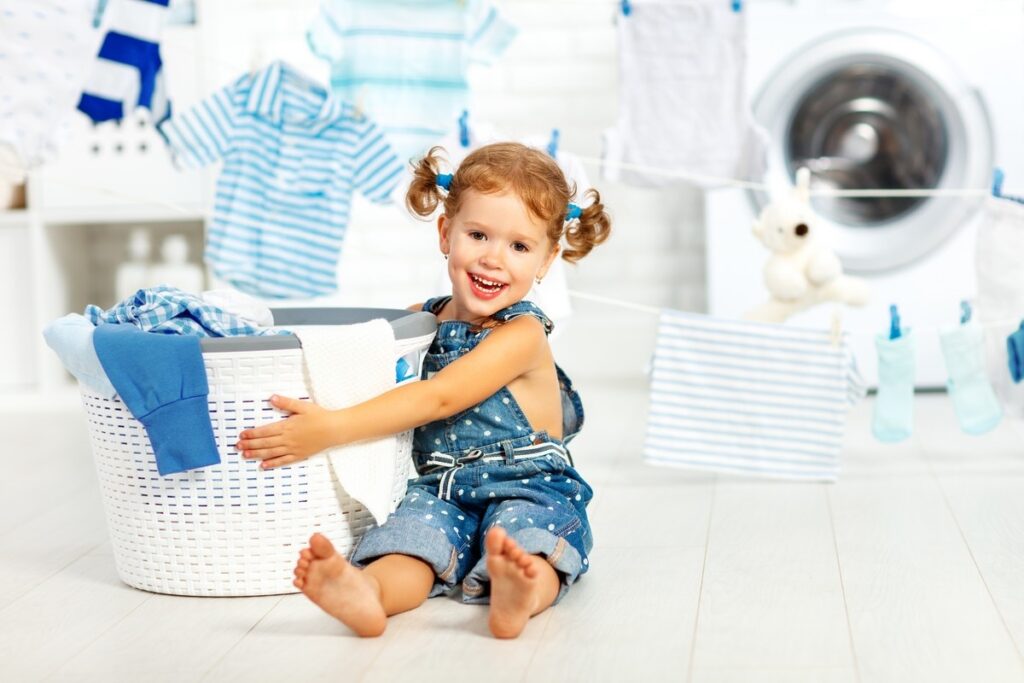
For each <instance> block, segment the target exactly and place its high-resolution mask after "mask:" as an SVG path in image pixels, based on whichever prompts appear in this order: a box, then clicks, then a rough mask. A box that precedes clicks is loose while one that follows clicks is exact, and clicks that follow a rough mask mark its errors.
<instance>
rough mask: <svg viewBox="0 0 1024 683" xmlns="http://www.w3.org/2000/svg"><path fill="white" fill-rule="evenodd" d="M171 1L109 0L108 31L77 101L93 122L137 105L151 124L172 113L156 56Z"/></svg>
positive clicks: (118, 116)
mask: <svg viewBox="0 0 1024 683" xmlns="http://www.w3.org/2000/svg"><path fill="white" fill-rule="evenodd" d="M169 1H170V0H109V3H108V4H107V7H106V9H105V11H104V13H103V23H102V26H103V28H104V29H105V30H106V35H105V36H104V38H103V44H102V45H100V53H99V55H98V58H97V60H96V65H95V67H94V69H93V73H92V76H91V77H90V79H89V80H88V81H87V82H86V85H85V92H83V93H82V98H81V100H80V101H79V102H78V108H79V109H80V110H82V111H83V112H84V113H85V114H87V115H88V116H89V118H91V119H92V120H93V121H95V122H97V123H99V122H100V121H109V120H121V119H123V118H124V117H125V116H126V115H128V114H129V113H131V112H132V110H134V109H135V107H143V108H145V109H148V110H149V113H150V117H151V118H152V120H153V122H154V123H160V122H161V121H164V120H165V119H167V117H169V116H170V115H171V104H170V102H169V101H168V99H167V89H166V87H165V86H164V75H163V70H162V67H163V62H162V61H161V59H160V38H161V36H162V34H163V30H164V25H165V24H166V23H167V17H168V12H167V7H168V3H169Z"/></svg>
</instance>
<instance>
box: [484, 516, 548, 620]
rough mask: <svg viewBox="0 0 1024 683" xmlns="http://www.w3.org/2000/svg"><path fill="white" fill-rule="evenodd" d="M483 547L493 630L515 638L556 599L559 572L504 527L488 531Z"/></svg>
mask: <svg viewBox="0 0 1024 683" xmlns="http://www.w3.org/2000/svg"><path fill="white" fill-rule="evenodd" d="M484 547H485V548H486V550H487V571H488V573H489V574H490V576H491V612H490V620H489V625H490V628H491V633H493V634H494V635H495V636H497V637H498V638H515V637H516V636H518V635H519V634H520V633H522V631H523V628H524V627H525V626H526V622H527V621H529V620H530V617H531V616H533V615H534V614H537V613H539V612H541V611H543V610H544V609H546V608H547V607H548V606H549V605H550V604H551V603H552V602H554V599H555V597H556V596H557V595H558V587H559V580H558V574H557V572H555V570H554V568H553V567H552V566H551V565H550V564H548V563H547V561H545V560H544V558H542V557H539V556H537V555H530V554H529V553H527V552H526V551H525V550H523V549H522V548H521V547H520V546H519V544H518V543H516V542H515V541H514V540H512V538H510V537H509V535H508V533H507V532H506V531H505V530H504V529H502V528H501V527H494V528H493V529H491V530H490V531H488V532H487V536H486V537H485V539H484Z"/></svg>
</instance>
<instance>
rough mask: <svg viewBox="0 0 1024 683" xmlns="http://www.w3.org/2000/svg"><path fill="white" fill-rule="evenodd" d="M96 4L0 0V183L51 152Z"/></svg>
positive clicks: (96, 37) (93, 34) (80, 75)
mask: <svg viewBox="0 0 1024 683" xmlns="http://www.w3.org/2000/svg"><path fill="white" fill-rule="evenodd" d="M95 7H96V0H32V1H31V2H27V1H26V0H0V147H9V149H7V150H5V151H4V152H3V153H0V181H3V180H6V181H9V182H12V183H15V184H17V183H21V182H22V181H24V179H25V173H26V171H29V170H32V169H34V168H36V167H38V166H39V165H40V164H42V163H44V162H46V161H48V160H49V159H51V158H53V157H54V156H55V155H56V152H57V149H58V147H59V143H60V141H61V138H62V137H64V136H65V135H66V133H67V128H68V125H67V123H68V119H69V118H70V117H71V115H72V114H73V112H74V111H75V103H76V102H77V100H78V97H79V95H81V93H82V87H83V84H84V83H85V81H86V79H87V78H88V76H89V72H90V68H91V66H92V61H91V60H92V59H93V58H94V57H95V56H96V50H97V47H98V45H99V41H100V33H99V32H98V31H97V30H96V29H95V28H94V27H93V25H92V19H93V12H94V10H95Z"/></svg>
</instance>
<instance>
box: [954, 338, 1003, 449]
mask: <svg viewBox="0 0 1024 683" xmlns="http://www.w3.org/2000/svg"><path fill="white" fill-rule="evenodd" d="M939 345H940V346H941V347H942V356H943V358H944V359H945V361H946V372H948V373H949V380H948V381H947V383H946V388H947V390H948V391H949V396H950V398H951V399H952V400H953V408H954V410H955V411H956V417H957V420H959V422H960V428H961V429H962V430H963V431H965V432H966V433H968V434H974V435H979V434H984V433H985V432H988V431H991V430H992V429H995V427H996V425H998V424H999V421H1000V419H1001V418H1002V416H1003V414H1002V410H1001V409H1000V407H999V401H998V399H997V398H996V395H995V392H994V391H993V390H992V385H991V384H989V381H988V377H987V376H986V374H985V355H984V350H983V342H982V331H981V327H979V326H978V324H977V323H976V322H974V321H966V322H964V323H962V324H960V325H958V326H957V327H955V328H953V329H950V330H945V331H943V332H941V333H940V334H939Z"/></svg>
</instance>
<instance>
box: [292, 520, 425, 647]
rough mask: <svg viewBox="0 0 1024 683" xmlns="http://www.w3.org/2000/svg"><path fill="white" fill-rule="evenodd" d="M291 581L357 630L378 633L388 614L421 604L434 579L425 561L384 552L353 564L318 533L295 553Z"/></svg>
mask: <svg viewBox="0 0 1024 683" xmlns="http://www.w3.org/2000/svg"><path fill="white" fill-rule="evenodd" d="M294 583H295V587H296V588H298V589H300V590H301V591H302V592H303V593H305V594H306V596H307V597H308V598H309V599H310V600H312V601H313V602H315V603H316V604H317V605H319V606H320V607H321V609H323V610H324V611H325V612H327V613H328V614H330V615H331V616H333V617H334V618H336V619H338V620H339V621H341V622H342V623H343V624H345V625H346V626H348V627H349V628H351V629H352V630H353V631H355V632H356V633H357V634H358V635H360V636H379V635H380V634H381V633H383V632H384V628H385V627H386V626H387V618H388V616H390V615H392V614H397V613H398V612H404V611H406V610H409V609H412V608H413V607H417V606H418V605H420V604H422V603H423V601H424V600H426V598H427V596H428V595H429V594H430V589H431V587H432V586H433V584H434V571H433V569H431V568H430V565H428V564H427V563H425V562H423V561H421V560H418V559H416V558H413V557H409V556H407V555H386V556H384V557H382V558H380V559H378V560H376V561H374V562H373V563H372V564H370V565H369V566H368V567H367V568H366V569H365V570H360V569H357V568H356V567H353V566H352V565H351V564H349V563H348V561H347V560H346V559H345V558H344V557H342V556H341V555H339V554H338V553H337V551H335V549H334V546H333V545H331V542H330V541H329V540H327V538H326V537H325V536H323V535H321V534H313V536H311V537H310V539H309V547H308V548H306V549H304V550H303V551H302V552H301V553H299V561H298V563H297V564H296V565H295V581H294Z"/></svg>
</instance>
